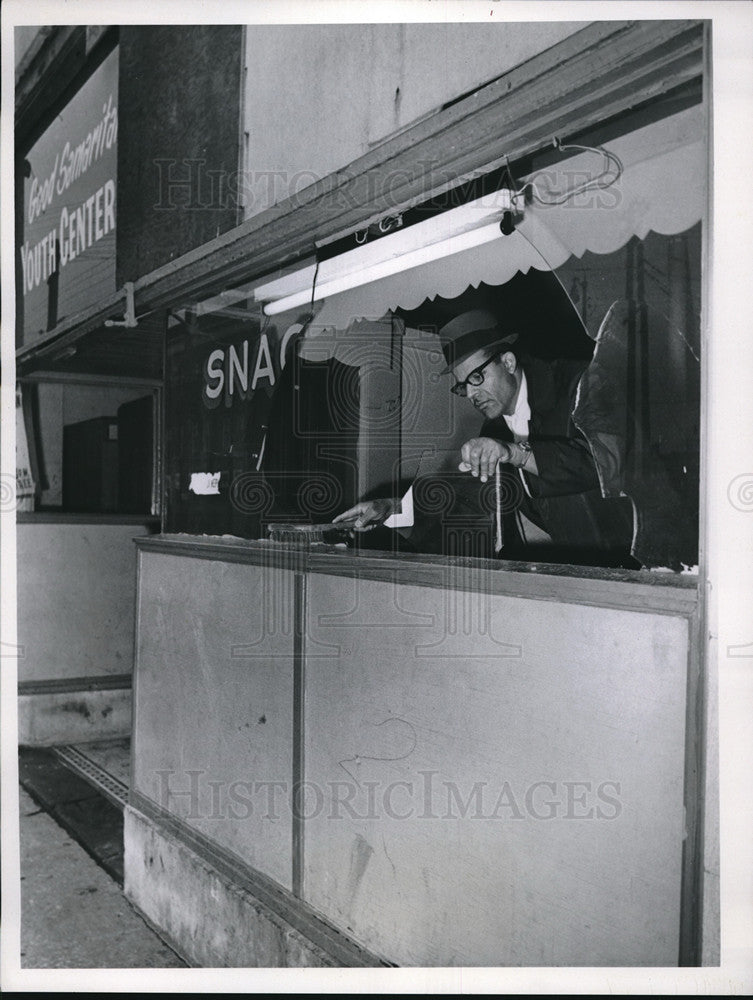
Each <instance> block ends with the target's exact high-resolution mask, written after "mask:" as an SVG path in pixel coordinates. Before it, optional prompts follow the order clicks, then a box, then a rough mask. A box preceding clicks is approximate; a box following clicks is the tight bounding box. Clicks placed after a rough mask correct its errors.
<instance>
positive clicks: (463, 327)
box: [439, 309, 518, 375]
mask: <svg viewBox="0 0 753 1000" xmlns="http://www.w3.org/2000/svg"><path fill="white" fill-rule="evenodd" d="M439 339H440V340H441V342H442V353H443V354H444V358H445V361H446V362H447V365H446V367H445V368H443V369H442V374H443V375H446V374H447V373H448V372H450V371H452V369H453V368H454V367H455V365H458V364H460V362H461V361H463V360H464V359H465V358H467V357H470V355H471V354H474V353H475V352H476V351H478V350H481V349H482V348H484V349H489V350H494V349H496V348H497V347H511V346H512V345H513V344H514V343H515V342H516V340H517V339H518V334H517V333H507V334H505V333H503V331H502V330H500V328H499V324H498V322H497V320H496V318H495V317H494V316H493V315H492V314H491V313H490V312H488V311H487V310H486V309H471V310H470V311H469V312H464V313H460V315H459V316H455V317H454V318H453V319H451V320H450V322H449V323H445V325H444V326H443V327H442V328H441V329H440V331H439Z"/></svg>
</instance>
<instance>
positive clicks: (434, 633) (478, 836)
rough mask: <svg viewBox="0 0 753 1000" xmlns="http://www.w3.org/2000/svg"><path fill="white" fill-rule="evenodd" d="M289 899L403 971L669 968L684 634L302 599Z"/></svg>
mask: <svg viewBox="0 0 753 1000" xmlns="http://www.w3.org/2000/svg"><path fill="white" fill-rule="evenodd" d="M304 645H305V693H304V717H305V720H306V727H305V742H304V775H305V779H306V786H305V789H306V795H305V798H304V803H303V813H304V821H303V822H304V840H303V843H304V850H303V857H304V870H303V897H304V899H305V900H306V901H307V902H308V903H309V904H311V905H312V906H313V907H314V908H315V909H316V910H318V911H319V912H320V913H321V914H322V915H324V916H325V917H326V918H327V919H329V920H330V921H332V922H333V923H334V924H335V925H336V926H338V927H340V928H341V929H342V930H343V931H345V932H346V933H348V934H350V935H352V936H353V937H354V938H355V940H357V941H359V942H361V943H364V944H367V945H368V946H369V947H370V948H372V949H374V950H376V951H377V952H381V953H382V954H384V955H386V956H388V957H389V958H390V960H392V961H395V962H397V963H398V964H401V965H426V966H434V965H529V966H530V965H580V964H582V965H626V966H630V965H657V966H664V965H673V964H676V963H677V960H678V951H679V927H680V892H681V866H682V853H683V776H684V757H685V748H684V744H685V724H686V722H685V720H686V674H687V657H688V623H687V620H686V619H685V618H682V617H671V616H667V615H656V614H651V613H648V612H646V613H641V612H637V611H633V610H631V611H626V610H617V609H609V608H598V607H588V606H579V605H576V604H565V603H560V604H555V603H552V602H542V601H536V600H528V599H522V598H517V597H509V596H501V595H498V594H492V593H489V594H484V593H478V592H477V593H471V592H468V591H464V590H462V589H461V590H453V589H446V590H441V589H431V588H428V587H415V586H406V585H402V584H399V583H397V582H395V583H389V582H386V581H375V580H364V579H361V580H359V579H358V578H343V577H340V576H335V575H326V574H323V573H317V574H311V575H310V576H309V577H308V580H307V604H306V633H305V639H304Z"/></svg>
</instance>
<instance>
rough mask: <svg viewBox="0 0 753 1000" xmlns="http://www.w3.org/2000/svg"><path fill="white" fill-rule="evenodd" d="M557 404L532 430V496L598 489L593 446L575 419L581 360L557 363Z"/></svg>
mask: <svg viewBox="0 0 753 1000" xmlns="http://www.w3.org/2000/svg"><path fill="white" fill-rule="evenodd" d="M555 365H556V368H555V376H554V383H555V386H556V389H555V397H556V403H555V405H554V407H553V408H552V410H551V412H550V414H549V416H548V417H547V418H546V419H545V420H544V421H543V425H542V427H541V429H540V431H539V432H538V433H537V432H535V431H533V430H532V433H531V449H532V451H533V454H534V457H535V458H536V467H537V468H538V475H533V474H531V473H526V472H524V473H523V475H524V478H525V481H526V485H527V487H528V491H529V493H530V495H531V496H532V497H534V498H535V497H560V496H568V495H570V494H573V493H586V492H587V491H589V490H593V489H598V488H599V476H598V473H597V471H596V465H595V463H594V459H593V455H592V453H591V448H590V446H589V444H588V441H587V440H586V438H585V437H584V436H583V434H581V432H580V431H579V430H578V429H577V427H576V426H575V424H574V423H573V420H572V413H573V409H574V408H575V402H576V399H577V393H578V384H579V382H580V379H581V376H582V375H583V371H584V370H585V367H586V366H584V365H583V363H582V362H580V363H579V362H567V361H562V362H559V363H555Z"/></svg>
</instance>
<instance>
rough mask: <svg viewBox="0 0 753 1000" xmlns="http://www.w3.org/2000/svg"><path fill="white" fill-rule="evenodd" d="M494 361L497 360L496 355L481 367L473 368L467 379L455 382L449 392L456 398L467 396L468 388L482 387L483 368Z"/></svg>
mask: <svg viewBox="0 0 753 1000" xmlns="http://www.w3.org/2000/svg"><path fill="white" fill-rule="evenodd" d="M496 360H497V355H496V354H492V356H491V357H490V358H487V360H486V361H485V362H484V363H483V365H479V366H478V368H474V369H473V371H472V372H471V374H470V375H469V376H468V378H466V379H463V381H462V382H456V383H455V385H453V386H450V390H451V391H452V392H454V393H455V395H456V396H467V395H468V386H469V385H482V383H483V381H484V368H486V366H487V365H490V364H491V363H492V361H496Z"/></svg>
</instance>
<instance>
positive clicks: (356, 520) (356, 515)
mask: <svg viewBox="0 0 753 1000" xmlns="http://www.w3.org/2000/svg"><path fill="white" fill-rule="evenodd" d="M394 506H395V505H394V502H393V501H392V500H366V501H363V502H361V503H357V504H356V505H355V507H351V508H350V510H345V511H343V513H342V514H338V515H337V517H335V518H333V519H332V523H333V524H342V526H343V527H344V528H352V529H353V530H354V531H368V530H369V528H375V527H376V526H377V525H378V524H382V523H383V522H384V521H386V520H387V518H388V517H389V516H390V514H392V512H393V509H394Z"/></svg>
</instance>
